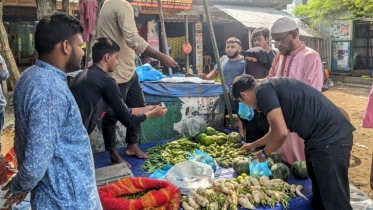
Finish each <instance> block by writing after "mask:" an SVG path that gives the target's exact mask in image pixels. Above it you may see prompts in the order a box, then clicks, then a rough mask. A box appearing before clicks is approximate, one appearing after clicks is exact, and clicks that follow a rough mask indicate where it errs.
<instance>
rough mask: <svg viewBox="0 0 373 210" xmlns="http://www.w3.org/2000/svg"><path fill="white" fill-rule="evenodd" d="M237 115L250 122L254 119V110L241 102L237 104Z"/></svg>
mask: <svg viewBox="0 0 373 210" xmlns="http://www.w3.org/2000/svg"><path fill="white" fill-rule="evenodd" d="M238 115H239V116H240V117H241V118H242V119H244V120H247V121H251V120H252V119H253V117H254V110H253V109H251V108H249V107H247V106H246V105H245V104H243V103H242V102H239V103H238Z"/></svg>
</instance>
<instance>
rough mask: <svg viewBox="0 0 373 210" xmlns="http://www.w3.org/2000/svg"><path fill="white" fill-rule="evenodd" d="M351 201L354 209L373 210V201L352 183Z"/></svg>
mask: <svg viewBox="0 0 373 210" xmlns="http://www.w3.org/2000/svg"><path fill="white" fill-rule="evenodd" d="M350 203H351V206H352V209H354V210H373V201H372V199H370V198H369V196H368V195H367V194H365V193H364V192H363V191H361V190H359V189H357V188H356V187H354V186H353V185H351V184H350Z"/></svg>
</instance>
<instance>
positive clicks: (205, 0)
mask: <svg viewBox="0 0 373 210" xmlns="http://www.w3.org/2000/svg"><path fill="white" fill-rule="evenodd" d="M203 5H204V7H205V12H206V18H207V22H208V27H209V31H210V36H211V42H212V47H213V48H214V54H215V60H216V64H217V65H218V71H219V75H220V79H221V85H222V88H223V93H224V99H225V104H226V106H227V110H228V114H229V119H230V122H231V126H232V127H235V124H234V120H233V116H232V108H231V103H230V101H229V96H228V92H227V89H226V85H225V78H224V75H223V71H222V69H221V64H220V58H219V50H218V45H217V44H216V39H215V32H214V28H213V27H212V20H211V15H210V9H209V5H208V3H207V0H203Z"/></svg>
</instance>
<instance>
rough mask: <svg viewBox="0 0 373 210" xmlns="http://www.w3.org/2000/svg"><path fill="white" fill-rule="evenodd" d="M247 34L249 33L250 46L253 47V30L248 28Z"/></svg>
mask: <svg viewBox="0 0 373 210" xmlns="http://www.w3.org/2000/svg"><path fill="white" fill-rule="evenodd" d="M247 34H248V35H249V48H252V47H253V41H252V39H253V35H252V32H251V29H247Z"/></svg>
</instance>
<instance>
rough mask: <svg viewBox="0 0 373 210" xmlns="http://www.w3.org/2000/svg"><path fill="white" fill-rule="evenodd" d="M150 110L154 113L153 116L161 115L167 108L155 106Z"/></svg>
mask: <svg viewBox="0 0 373 210" xmlns="http://www.w3.org/2000/svg"><path fill="white" fill-rule="evenodd" d="M152 112H153V113H154V116H157V117H162V116H164V115H165V114H166V113H167V108H166V107H163V106H156V107H155V108H154V109H153V110H152Z"/></svg>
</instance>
